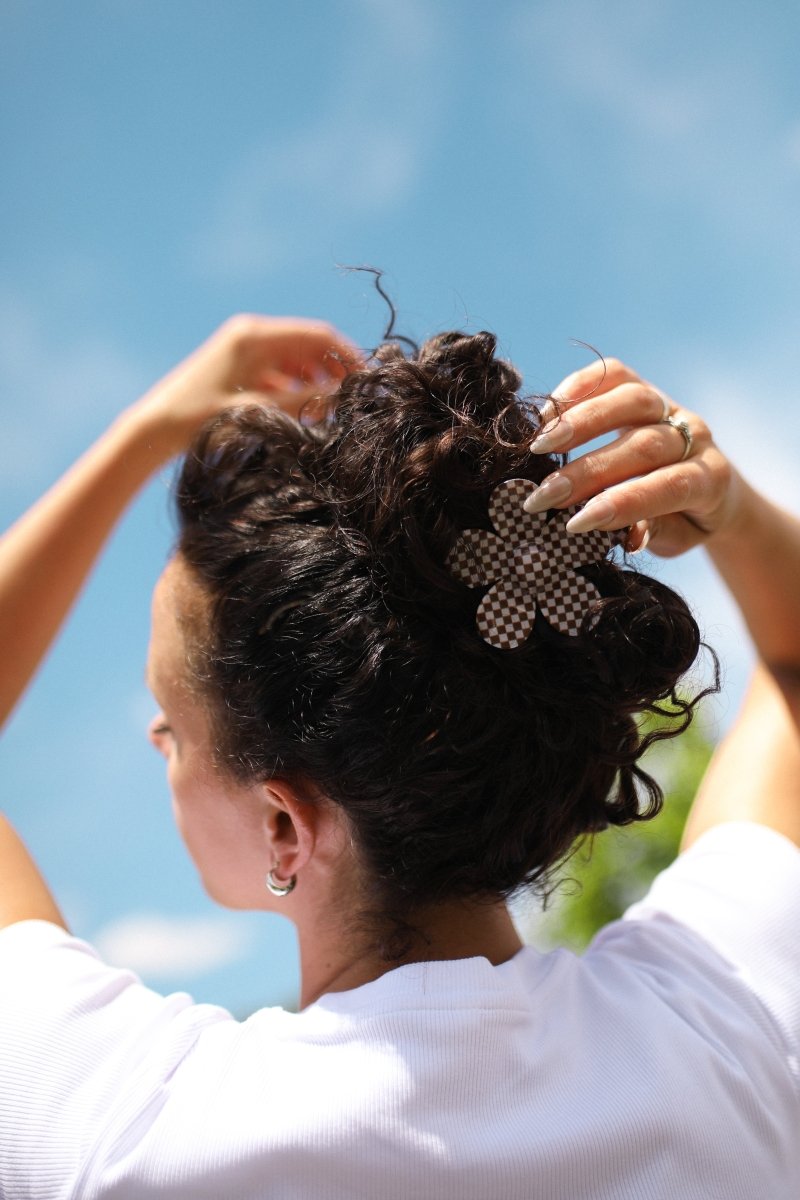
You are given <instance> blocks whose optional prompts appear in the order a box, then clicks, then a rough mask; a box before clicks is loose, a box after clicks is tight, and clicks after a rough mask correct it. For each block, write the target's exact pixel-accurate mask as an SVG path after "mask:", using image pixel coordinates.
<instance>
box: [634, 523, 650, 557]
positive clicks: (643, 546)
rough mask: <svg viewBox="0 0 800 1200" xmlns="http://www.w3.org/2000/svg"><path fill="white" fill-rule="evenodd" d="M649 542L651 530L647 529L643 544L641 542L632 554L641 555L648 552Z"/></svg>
mask: <svg viewBox="0 0 800 1200" xmlns="http://www.w3.org/2000/svg"><path fill="white" fill-rule="evenodd" d="M649 541H650V530H649V529H645V531H644V537H643V538H642V540H641V542H640V543H639V545H638V546H637V547H636V549H635V550H631V554H641V553H642V551H643V550H646V549H647V546H648V543H649Z"/></svg>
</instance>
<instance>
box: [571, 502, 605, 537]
mask: <svg viewBox="0 0 800 1200" xmlns="http://www.w3.org/2000/svg"><path fill="white" fill-rule="evenodd" d="M616 515H617V512H616V509H615V508H614V505H613V504H612V503H611V501H610V500H609V499H607V498H606V497H605V496H595V498H594V499H593V500H589V502H588V503H587V504H584V506H583V508H582V509H581V511H580V512H579V513H576V514H575V516H574V517H570V519H569V520H568V521H567V525H566V529H567V533H590V532H591V531H592V530H593V529H599V528H600V527H601V526H602V525H608V524H609V523H610V522H611V521H613V520H614V517H615V516H616Z"/></svg>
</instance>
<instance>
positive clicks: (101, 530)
mask: <svg viewBox="0 0 800 1200" xmlns="http://www.w3.org/2000/svg"><path fill="white" fill-rule="evenodd" d="M153 433H154V430H153V429H151V427H150V425H149V423H148V420H147V417H146V415H145V414H143V413H142V411H141V410H140V408H138V407H134V408H132V409H129V410H128V411H127V412H126V413H123V414H122V416H121V417H120V418H119V419H118V420H117V421H116V422H115V423H114V424H113V425H112V426H111V428H110V429H109V430H108V431H107V432H106V433H105V434H104V435H103V436H102V437H101V438H100V439H99V440H98V441H97V442H96V443H95V444H94V446H92V447H91V449H90V450H88V451H87V452H86V454H84V455H83V457H82V458H80V459H79V460H78V462H77V463H76V464H75V465H74V466H73V467H72V468H71V469H70V470H69V471H68V472H67V473H66V475H64V476H63V478H62V479H60V480H59V482H58V483H56V484H55V485H54V486H53V487H52V488H51V489H50V491H49V492H47V493H46V494H45V495H44V496H43V497H42V499H41V500H39V501H38V503H37V504H35V505H34V506H33V508H31V509H30V510H29V511H28V512H27V513H25V515H24V516H23V517H21V518H20V520H19V521H17V523H16V524H15V525H13V526H12V527H11V529H9V530H8V532H7V533H6V534H5V535H4V536H3V537H2V539H0V662H2V664H3V667H2V672H1V673H0V723H5V721H6V719H7V718H8V716H9V715H10V713H11V712H12V710H13V708H14V706H15V704H16V703H17V701H18V699H19V698H20V696H21V695H22V693H23V691H24V690H25V688H26V686H27V684H28V682H29V681H30V679H31V678H32V676H33V675H34V673H35V671H36V669H37V667H38V666H39V663H40V662H41V660H42V658H43V657H44V655H45V654H46V653H47V650H48V648H49V646H50V644H51V642H52V641H53V639H54V638H55V636H56V634H57V633H58V630H59V629H60V627H61V624H62V622H63V621H64V618H65V617H66V615H67V614H68V612H69V610H70V608H71V606H72V604H73V602H74V600H75V599H76V597H77V595H78V594H79V592H80V590H81V587H82V585H83V583H84V581H85V579H86V577H87V575H88V574H89V571H90V570H91V568H92V566H93V564H94V562H95V560H96V558H97V556H98V554H99V552H100V550H101V549H102V547H103V544H104V543H105V541H106V539H107V537H108V535H109V534H110V532H111V531H112V529H113V528H114V525H115V524H116V522H117V520H118V519H119V517H120V516H121V515H122V513H123V512H124V510H125V508H126V507H127V505H128V504H129V502H130V501H131V499H132V498H133V497H134V496H135V494H136V493H137V491H138V490H139V489H140V488H141V486H142V485H143V484H144V483H145V482H146V480H147V479H148V478H149V476H150V475H151V474H152V473H153V472H154V471H155V470H157V469H158V467H159V466H161V465H162V464H163V463H164V462H165V461H167V459H168V458H169V452H168V451H167V449H166V447H162V446H159V445H158V444H157V443H156V441H155V439H154V436H153Z"/></svg>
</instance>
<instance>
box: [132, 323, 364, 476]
mask: <svg viewBox="0 0 800 1200" xmlns="http://www.w3.org/2000/svg"><path fill="white" fill-rule="evenodd" d="M361 362H362V355H361V353H360V351H359V350H358V349H357V348H356V347H355V346H354V345H353V343H352V342H350V341H349V340H348V339H347V338H345V337H344V336H343V335H342V334H341V333H339V332H338V331H337V330H336V329H334V328H333V326H332V325H328V324H326V323H325V322H323V321H312V320H308V319H306V318H301V317H262V316H251V315H247V316H236V317H231V318H230V319H229V320H228V321H226V322H225V323H224V324H223V325H221V326H220V328H219V329H217V331H216V332H215V333H213V334H212V335H211V337H210V338H209V339H208V340H207V341H206V342H204V343H203V344H202V345H201V346H200V347H199V349H197V350H195V351H194V353H193V354H191V355H190V356H189V357H188V358H186V359H184V361H183V362H181V363H179V364H178V366H177V367H175V368H174V369H173V370H172V371H171V372H170V373H169V374H168V375H166V376H165V377H164V378H163V379H161V380H160V381H159V382H158V383H157V384H155V385H154V387H152V388H151V389H150V391H148V392H147V393H146V395H145V396H143V397H142V399H141V400H139V401H138V403H137V404H136V405H134V406H133V408H132V409H131V410H129V414H130V415H131V416H135V417H136V418H137V420H139V421H141V422H143V424H144V427H145V429H146V431H147V436H148V438H149V439H150V441H151V442H152V443H153V444H154V445H155V446H156V447H158V449H159V450H161V451H162V453H163V455H164V457H172V456H173V455H175V454H179V453H181V452H182V451H183V450H184V449H185V448H186V447H187V445H188V444H189V443H190V442H191V440H192V438H193V437H194V435H195V434H196V433H197V431H198V430H199V429H200V427H201V426H202V425H203V424H204V423H205V422H206V421H207V420H209V418H211V417H213V416H215V415H216V413H218V412H221V411H222V410H223V409H225V408H228V407H230V406H232V405H238V404H247V403H256V404H266V405H276V406H278V407H280V408H282V409H283V410H284V411H285V412H288V413H290V414H291V415H292V416H296V415H297V414H298V413H299V412H300V410H301V409H302V408H303V406H304V405H306V404H307V403H308V402H309V401H311V400H313V399H314V398H316V397H320V396H325V395H327V394H328V393H330V392H331V391H332V390H333V389H334V388H335V387H336V386H337V384H338V383H339V381H340V380H341V379H342V378H343V377H344V376H345V375H346V374H347V373H348V372H349V371H351V370H354V369H356V368H357V367H358V366H360V365H361Z"/></svg>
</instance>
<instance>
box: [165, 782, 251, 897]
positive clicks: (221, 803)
mask: <svg viewBox="0 0 800 1200" xmlns="http://www.w3.org/2000/svg"><path fill="white" fill-rule="evenodd" d="M169 779H170V787H171V789H172V809H173V813H174V815H175V824H176V825H177V827H178V831H179V833H180V835H181V837H182V839H183V842H184V844H185V846H186V849H187V850H188V851H189V854H190V855H191V857H192V860H193V861H194V864H195V866H196V867H197V870H198V872H199V874H200V878H201V880H202V882H203V886H204V887H205V889H206V891H207V892H208V894H209V895H210V896H211V897H212V899H214V900H216V901H218V903H220V904H223V905H225V906H226V907H229V908H261V907H268V906H269V904H268V897H267V892H266V889H265V887H264V876H265V873H266V871H267V870H268V868H269V866H270V863H269V862H268V861H267V848H266V845H265V844H263V839H262V835H261V830H260V827H259V821H258V819H257V816H256V813H255V811H254V810H253V807H252V806H251V805H248V804H247V803H246V802H245V801H244V800H243V799H242V798H240V797H238V796H233V795H231V794H230V793H229V792H228V791H226V790H225V788H224V786H223V785H222V784H221V783H220V782H219V781H218V780H214V782H213V783H211V782H210V781H209V780H208V778H202V777H200V778H198V776H197V775H196V774H193V773H192V772H191V771H187V770H185V769H184V768H183V766H182V765H181V764H180V763H171V764H170V770H169Z"/></svg>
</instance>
